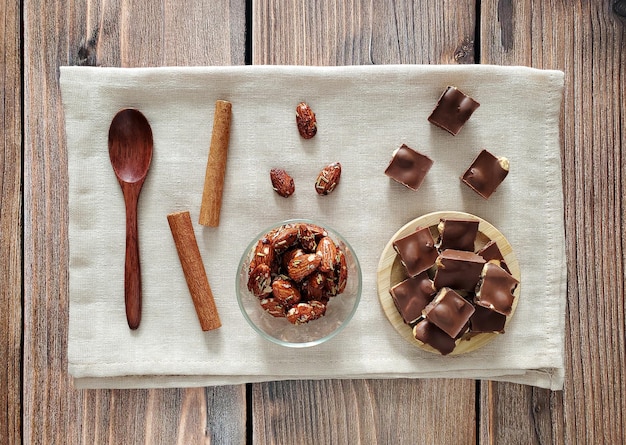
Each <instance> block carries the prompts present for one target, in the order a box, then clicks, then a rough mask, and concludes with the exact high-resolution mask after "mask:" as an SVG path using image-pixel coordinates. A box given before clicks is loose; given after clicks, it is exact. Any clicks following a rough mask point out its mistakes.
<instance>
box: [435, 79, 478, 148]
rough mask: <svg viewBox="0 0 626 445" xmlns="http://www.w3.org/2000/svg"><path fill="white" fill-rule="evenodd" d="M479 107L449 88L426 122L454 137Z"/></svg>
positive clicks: (471, 100)
mask: <svg viewBox="0 0 626 445" xmlns="http://www.w3.org/2000/svg"><path fill="white" fill-rule="evenodd" d="M479 106H480V104H479V103H478V102H476V101H475V100H474V99H472V98H471V97H469V96H468V95H466V94H465V93H463V92H462V91H460V90H459V89H457V88H456V87H453V86H449V87H447V88H446V89H445V91H444V92H443V94H442V95H441V97H440V98H439V100H438V101H437V105H436V106H435V109H434V110H433V112H432V113H431V115H430V116H429V117H428V121H429V122H431V123H432V124H434V125H436V126H438V127H439V128H442V129H444V130H446V131H447V132H448V133H450V134H451V135H453V136H456V135H457V134H458V133H459V131H461V128H462V127H463V125H465V122H467V120H468V119H469V118H470V116H471V115H472V113H474V111H476V109H477V108H478V107H479Z"/></svg>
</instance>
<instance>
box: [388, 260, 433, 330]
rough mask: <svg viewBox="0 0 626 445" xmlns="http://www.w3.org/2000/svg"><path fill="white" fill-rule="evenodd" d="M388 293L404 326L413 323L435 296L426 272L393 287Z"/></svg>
mask: <svg viewBox="0 0 626 445" xmlns="http://www.w3.org/2000/svg"><path fill="white" fill-rule="evenodd" d="M389 293H390V294H391V298H392V299H393V302H394V304H395V305H396V308H397V309H398V312H399V313H400V315H401V316H402V319H403V320H404V322H405V323H406V324H411V323H413V322H415V320H417V319H418V318H419V317H421V316H422V311H423V310H424V308H425V307H426V306H427V305H428V303H430V302H431V301H432V299H433V297H434V295H435V288H434V287H433V282H432V281H431V279H430V278H428V274H427V273H426V272H422V273H421V274H419V275H417V276H416V277H413V278H407V279H406V280H404V281H402V282H400V283H398V284H396V285H395V286H393V287H392V288H391V289H390V290H389Z"/></svg>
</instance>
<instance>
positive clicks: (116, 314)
mask: <svg viewBox="0 0 626 445" xmlns="http://www.w3.org/2000/svg"><path fill="white" fill-rule="evenodd" d="M447 85H454V86H456V87H458V88H459V89H461V90H462V91H464V92H465V93H467V94H468V95H470V96H472V97H473V98H475V99H476V100H477V101H479V102H480V104H481V106H480V108H478V110H477V111H476V112H475V113H474V115H473V116H472V117H471V119H470V120H469V121H468V123H467V124H466V125H465V126H464V128H463V129H462V130H461V132H460V133H459V134H458V136H456V137H454V136H451V135H450V134H448V133H446V132H445V131H443V130H441V129H439V128H437V127H435V126H434V125H432V124H430V123H429V122H428V121H427V117H428V115H429V114H430V112H431V111H432V108H433V106H434V105H435V103H436V101H437V99H438V98H439V96H440V94H441V93H442V91H443V90H444V88H445V87H446V86H447ZM562 88H563V73H561V72H559V71H541V70H535V69H530V68H523V67H498V66H483V65H472V66H415V65H400V66H352V67H293V66H245V67H244V66H242V67H197V68H138V69H123V68H86V67H63V68H61V89H62V97H63V105H64V110H65V119H66V129H67V145H68V170H69V180H70V189H69V206H70V218H69V235H70V325H69V340H68V361H69V365H68V366H69V372H70V374H71V375H72V376H73V377H74V381H75V384H76V386H79V387H118V388H123V387H168V386H198V385H221V384H236V383H242V382H257V381H265V380H281V379H318V378H391V377H405V378H425V377H444V378H455V377H462V378H475V379H493V380H502V381H511V382H519V383H525V384H530V385H536V386H540V387H546V388H552V389H561V388H562V386H563V374H564V372H563V340H564V339H563V336H564V311H565V250H564V227H563V200H562V184H561V165H560V146H559V132H558V128H559V113H560V107H561V99H562ZM218 99H225V100H228V101H231V102H232V104H233V120H232V133H231V140H230V149H229V156H228V165H227V172H226V180H225V189H224V194H223V207H222V215H221V224H220V226H219V227H217V228H206V227H202V226H200V225H198V224H197V223H196V221H197V220H198V215H199V208H200V200H201V196H202V189H203V182H204V174H205V167H206V160H207V155H208V149H209V142H210V138H211V129H212V128H211V127H212V122H213V111H214V104H215V101H216V100H218ZM303 100H304V101H307V102H308V103H309V104H310V105H311V107H312V108H313V110H314V111H315V112H316V113H317V117H318V124H319V131H318V134H317V136H316V137H315V138H313V139H311V140H308V141H307V140H303V139H302V138H300V136H299V134H298V132H297V130H296V126H295V117H294V115H295V106H296V104H297V103H298V102H300V101H303ZM123 107H136V108H139V109H140V110H141V111H142V112H143V113H144V114H145V115H146V117H147V118H148V120H149V122H150V124H151V125H152V130H153V133H154V157H153V160H152V166H151V169H150V173H149V176H148V178H147V180H146V183H145V185H144V189H143V192H142V195H141V198H140V208H139V218H140V222H139V225H140V243H141V260H142V277H143V292H144V294H143V295H144V304H143V319H142V322H141V326H140V328H139V329H138V330H137V331H130V330H129V329H128V327H127V324H126V319H125V312H124V303H123V281H124V279H123V269H124V240H125V238H124V204H123V201H122V194H121V190H120V187H119V185H118V183H117V181H116V179H115V176H114V174H113V170H112V168H111V166H110V163H109V158H108V148H107V135H108V129H109V125H110V122H111V119H112V118H113V116H114V115H115V113H116V112H117V111H118V110H119V109H121V108H123ZM402 143H406V144H407V145H409V146H410V147H413V148H415V149H417V150H419V151H421V152H423V153H425V154H427V155H428V156H430V157H431V158H432V159H433V160H434V165H433V167H432V169H431V171H430V173H429V174H428V175H427V177H426V180H425V181H424V183H423V185H422V186H421V188H420V189H419V190H418V191H416V192H415V191H411V190H409V189H407V188H405V187H403V186H401V185H399V184H398V183H396V182H393V181H391V180H390V179H389V178H388V177H387V176H385V175H384V173H383V171H384V169H385V167H386V166H387V164H388V162H389V160H390V158H391V154H392V152H393V150H394V149H395V148H397V147H398V146H400V144H402ZM482 148H487V149H489V150H490V151H492V152H493V153H495V154H497V155H498V156H506V157H508V158H509V159H510V162H511V172H510V174H509V176H508V178H507V179H506V180H505V181H504V183H503V184H502V185H501V186H500V188H499V189H498V190H497V191H496V193H495V194H494V195H493V196H492V197H491V198H490V199H489V200H484V199H483V198H481V197H480V196H478V195H477V194H476V193H474V192H473V191H471V190H470V189H469V188H468V187H466V186H465V185H463V184H462V183H461V182H460V180H459V176H460V175H461V174H462V172H463V171H464V170H465V168H466V167H467V166H468V165H469V164H470V163H471V161H472V160H473V158H474V157H475V156H476V154H477V153H478V152H479V151H480V149H482ZM333 161H339V162H341V163H342V165H343V175H342V179H341V182H340V184H339V186H338V187H337V189H336V190H335V191H334V192H333V193H332V194H330V195H328V196H324V197H320V196H318V195H317V194H316V193H315V191H314V181H315V177H316V175H317V173H318V171H319V170H320V168H321V167H322V166H324V165H325V164H327V163H329V162H333ZM272 167H282V168H285V169H286V170H287V171H289V172H290V173H291V174H292V176H293V177H294V179H295V182H296V192H295V194H294V195H293V196H292V197H290V198H289V199H284V198H281V197H279V196H278V195H277V194H276V193H275V192H274V191H273V190H272V188H271V184H270V181H269V170H270V168H272ZM180 210H189V211H190V212H191V216H192V219H193V221H194V226H195V227H194V228H195V232H196V236H197V239H198V243H199V248H200V252H201V253H202V255H203V260H204V263H205V268H206V271H207V274H208V278H209V282H210V283H211V287H212V289H213V293H214V294H215V300H216V304H217V307H218V309H219V312H220V317H221V320H222V324H223V326H222V327H221V328H220V329H218V330H216V331H212V332H206V333H204V332H202V331H201V330H200V326H199V323H198V320H197V317H196V313H195V311H194V307H193V303H192V300H191V298H190V296H189V292H188V289H187V285H186V283H185V280H184V276H183V273H182V269H181V267H180V264H179V260H178V257H177V254H176V249H175V246H174V243H173V241H172V236H171V233H170V231H169V226H168V223H167V219H166V215H167V214H168V213H172V212H175V211H180ZM440 210H458V211H465V212H469V213H473V214H475V215H477V216H480V217H481V218H484V219H486V220H487V221H489V222H491V223H492V224H493V225H495V226H496V227H497V228H498V229H499V230H500V231H501V232H502V233H503V234H504V236H505V237H506V238H507V239H508V240H509V242H510V243H511V245H512V246H513V249H514V250H515V252H516V255H517V258H518V260H519V263H520V266H521V272H522V283H523V285H522V292H521V297H520V299H519V304H518V307H517V311H516V313H515V316H514V317H513V319H512V321H511V323H510V325H509V326H508V329H507V332H506V334H505V335H501V336H498V337H497V338H496V339H495V340H494V341H493V342H491V343H489V344H488V345H486V346H485V347H484V348H482V349H480V350H478V351H475V352H472V353H469V354H464V355H461V356H455V357H449V356H448V357H441V356H437V355H435V354H430V353H428V352H425V351H422V350H421V349H419V348H417V347H415V346H413V345H411V344H409V343H408V342H407V341H406V340H405V339H403V338H401V337H400V335H399V334H398V333H397V332H396V331H395V330H394V328H393V327H392V326H391V324H390V323H389V321H388V320H387V318H386V317H385V315H384V313H383V311H382V308H381V306H380V303H379V300H378V296H377V290H376V269H377V265H378V261H379V257H380V255H381V253H382V250H383V248H384V246H385V244H386V243H387V241H388V240H389V239H390V237H391V236H392V235H393V234H394V233H395V232H396V231H397V230H398V229H399V228H400V227H401V226H403V225H404V224H405V223H406V222H408V221H410V220H412V219H414V218H416V217H418V216H421V215H423V214H425V213H429V212H432V211H440ZM289 218H312V219H315V220H318V221H320V222H321V223H323V224H327V225H329V226H331V227H333V228H335V229H336V230H337V231H339V233H342V234H343V235H344V236H345V237H346V238H347V240H348V242H349V243H350V244H351V245H352V247H353V248H354V250H355V252H356V254H357V255H358V257H359V260H360V263H361V267H362V271H363V294H362V300H361V304H360V306H359V308H358V310H357V312H356V314H355V316H354V318H353V320H352V321H351V323H350V324H349V326H348V327H347V328H346V329H345V330H344V331H342V332H341V333H340V334H339V335H338V336H336V337H334V338H333V339H332V340H330V341H329V342H327V343H325V344H323V345H321V346H316V347H313V348H307V349H289V348H285V347H281V346H279V345H275V344H273V343H270V342H268V341H266V340H264V339H263V338H261V337H260V336H259V335H258V334H257V333H255V331H253V330H252V328H251V327H250V326H248V325H247V323H246V321H245V319H244V318H243V316H242V315H241V313H240V310H239V307H238V305H237V301H236V297H235V275H236V269H237V265H238V262H239V259H240V256H241V254H242V252H243V251H244V249H245V248H246V246H247V244H248V243H249V242H250V241H251V240H252V238H253V237H254V236H255V235H256V234H257V233H258V232H259V231H260V230H262V229H263V228H265V227H267V226H268V225H270V224H273V223H275V222H277V221H280V220H284V219H289Z"/></svg>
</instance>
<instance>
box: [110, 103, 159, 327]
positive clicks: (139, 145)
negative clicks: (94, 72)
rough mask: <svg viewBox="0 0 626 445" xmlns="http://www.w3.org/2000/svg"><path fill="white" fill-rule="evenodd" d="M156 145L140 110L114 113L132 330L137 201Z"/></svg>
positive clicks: (113, 152) (136, 299)
mask: <svg viewBox="0 0 626 445" xmlns="http://www.w3.org/2000/svg"><path fill="white" fill-rule="evenodd" d="M153 146H154V144H153V140H152V129H151V128H150V124H149V123H148V120H147V119H146V117H145V116H144V115H143V114H142V113H141V112H140V111H139V110H136V109H133V108H125V109H123V110H120V111H119V112H118V113H117V114H116V115H115V117H114V118H113V120H112V121H111V126H110V128H109V158H110V160H111V165H112V166H113V171H114V172H115V176H116V177H117V180H118V182H119V184H120V186H121V188H122V194H123V195H124V204H125V207H126V257H125V265H124V302H125V305H126V320H127V321H128V326H129V327H130V328H131V329H137V328H138V327H139V323H140V321H141V268H140V262H139V237H138V228H137V203H138V201H139V193H140V192H141V188H142V186H143V183H144V181H145V179H146V176H147V174H148V169H149V168H150V162H151V161H152V151H153Z"/></svg>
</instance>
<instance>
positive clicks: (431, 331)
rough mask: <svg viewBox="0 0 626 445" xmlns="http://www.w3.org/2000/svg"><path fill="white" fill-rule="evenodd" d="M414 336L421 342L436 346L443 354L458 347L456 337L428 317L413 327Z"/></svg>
mask: <svg viewBox="0 0 626 445" xmlns="http://www.w3.org/2000/svg"><path fill="white" fill-rule="evenodd" d="M413 337H415V340H417V341H418V342H419V343H421V344H423V345H424V344H426V345H430V346H431V347H433V348H435V349H436V350H437V351H439V352H440V353H441V355H448V354H450V353H451V352H452V351H454V348H455V347H456V340H455V339H453V338H452V337H450V336H449V335H448V334H446V333H445V332H443V331H442V330H441V329H439V328H438V327H437V326H435V325H434V324H433V323H431V322H429V321H428V320H426V319H424V320H422V321H420V322H419V323H417V324H416V325H415V326H414V327H413Z"/></svg>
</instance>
